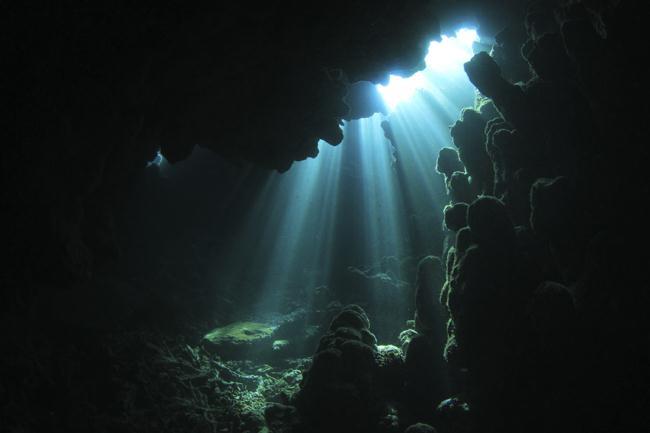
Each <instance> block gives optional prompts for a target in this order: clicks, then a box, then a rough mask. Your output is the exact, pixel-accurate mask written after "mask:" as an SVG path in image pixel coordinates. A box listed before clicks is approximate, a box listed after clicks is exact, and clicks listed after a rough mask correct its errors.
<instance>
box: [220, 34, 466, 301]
mask: <svg viewBox="0 0 650 433" xmlns="http://www.w3.org/2000/svg"><path fill="white" fill-rule="evenodd" d="M475 40H476V32H475V31H473V30H461V31H459V32H457V33H456V35H455V36H454V37H446V36H444V37H443V38H442V40H441V41H440V42H433V43H432V44H431V48H430V51H429V54H428V56H427V58H426V59H425V62H426V64H427V69H426V70H424V71H422V72H420V73H418V74H415V75H414V76H412V77H409V78H401V77H392V78H391V80H390V82H389V84H388V86H383V87H382V86H378V90H379V91H380V93H381V94H382V96H383V97H384V98H385V100H386V102H387V103H388V105H389V106H390V108H391V112H390V113H389V115H388V116H384V115H381V114H375V115H373V116H372V117H370V118H367V119H360V120H354V121H350V122H347V123H345V124H344V127H343V129H344V137H345V138H344V140H343V142H342V143H341V144H340V145H338V146H336V147H333V146H329V145H327V144H325V143H320V144H319V150H320V154H319V155H318V157H317V158H315V159H308V160H305V161H301V162H297V163H295V164H294V166H293V167H292V168H291V169H290V170H289V171H288V172H286V173H283V174H278V173H273V174H271V175H270V176H269V177H268V179H267V182H266V184H265V186H264V188H262V189H261V190H260V192H259V194H258V196H257V198H256V201H255V204H254V205H253V206H252V207H251V208H250V211H249V214H248V217H247V218H246V219H245V220H244V221H242V224H241V229H240V230H239V232H238V233H237V235H235V236H234V237H233V239H234V242H233V243H232V245H230V246H229V248H231V251H230V252H229V254H230V256H232V258H231V259H230V260H229V261H226V262H224V263H227V264H226V265H224V264H222V265H221V267H220V275H219V278H218V281H219V284H221V285H222V286H223V285H225V286H227V288H229V289H230V291H231V292H237V291H241V290H245V291H250V293H254V294H255V300H254V302H253V304H254V305H251V313H252V314H261V313H263V312H270V311H278V310H280V309H281V305H282V304H283V303H286V301H287V299H286V298H287V297H293V300H294V301H296V302H298V303H303V304H308V303H309V302H310V299H309V297H310V296H311V293H313V290H312V289H313V288H314V287H316V286H318V285H322V284H328V285H333V286H337V285H340V284H344V283H345V281H347V280H346V278H345V274H346V272H347V267H348V266H355V267H359V268H362V269H364V270H369V269H373V271H372V272H379V269H380V267H379V266H377V264H378V263H380V262H381V261H382V259H383V258H385V257H386V256H397V257H399V258H402V257H407V256H414V257H419V256H421V255H423V254H432V253H433V254H441V249H442V242H441V239H442V237H443V234H442V223H441V219H442V212H441V208H442V207H443V206H444V205H445V203H446V201H447V200H448V198H447V196H446V190H445V186H444V182H443V180H442V177H441V176H440V175H439V174H438V173H436V172H435V165H436V159H437V155H438V151H439V149H440V148H442V147H446V146H451V139H450V136H449V127H450V125H451V124H452V123H453V122H454V121H455V120H456V119H457V118H458V115H459V113H460V110H461V109H462V108H463V107H465V106H471V105H472V104H473V101H474V97H475V93H474V90H473V88H472V86H471V85H470V83H469V80H468V79H467V77H466V76H465V74H464V71H463V68H462V64H463V63H464V62H465V61H467V60H468V59H469V57H470V56H471V46H472V43H473V42H474V41H475ZM449 44H451V45H449ZM409 80H412V81H409ZM385 120H388V121H389V122H390V125H391V127H392V132H393V137H392V142H391V141H389V140H388V139H387V138H386V137H385V135H384V130H383V129H382V127H381V123H382V122H383V121H385ZM382 272H383V270H382ZM391 278H393V277H391ZM395 278H396V277H395ZM403 278H408V276H406V277H403ZM242 287H244V289H242ZM335 289H336V290H339V291H342V293H344V292H345V291H346V290H354V289H355V288H354V287H338V286H337V287H335ZM386 296H387V295H386V294H382V293H373V294H371V296H370V298H369V299H367V300H366V301H367V302H368V303H370V304H372V303H373V302H384V303H385V302H386V301H387V299H386ZM394 296H395V298H396V299H390V300H389V301H390V302H393V303H394V305H398V304H400V305H411V304H412V299H411V298H408V297H406V296H405V295H399V296H398V295H394ZM382 297H383V299H382Z"/></svg>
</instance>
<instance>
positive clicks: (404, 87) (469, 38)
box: [377, 29, 479, 111]
mask: <svg viewBox="0 0 650 433" xmlns="http://www.w3.org/2000/svg"><path fill="white" fill-rule="evenodd" d="M478 40H479V37H478V34H477V33H476V30H475V29H460V30H458V31H457V32H456V35H455V36H453V37H449V36H446V35H444V36H442V38H441V40H440V41H433V42H431V44H430V45H429V51H428V53H427V55H426V57H425V58H424V61H425V63H426V68H425V69H424V70H423V71H420V72H416V73H415V74H413V75H411V76H410V77H407V78H404V77H400V76H397V75H390V77H389V81H388V84H387V85H386V86H382V85H381V84H378V85H377V90H378V91H379V93H380V94H381V96H382V97H383V98H384V101H385V102H386V105H388V108H389V109H390V110H391V111H392V110H394V109H395V107H397V105H398V104H399V103H400V102H403V101H408V100H409V99H411V97H412V96H413V94H414V93H415V92H416V90H419V89H427V88H429V87H431V86H430V85H429V81H431V80H432V79H435V77H436V75H437V76H441V75H445V76H448V75H458V74H464V70H463V64H464V63H465V62H467V61H468V60H469V59H471V58H472V56H473V54H474V53H473V51H472V44H473V43H474V42H477V41H478Z"/></svg>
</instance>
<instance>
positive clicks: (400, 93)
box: [377, 72, 425, 110]
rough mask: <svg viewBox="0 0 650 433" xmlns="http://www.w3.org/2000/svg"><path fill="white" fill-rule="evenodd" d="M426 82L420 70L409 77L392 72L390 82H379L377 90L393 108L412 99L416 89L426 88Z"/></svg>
mask: <svg viewBox="0 0 650 433" xmlns="http://www.w3.org/2000/svg"><path fill="white" fill-rule="evenodd" d="M424 84H425V79H424V76H423V75H422V74H421V73H420V72H416V73H415V74H413V75H412V76H410V77H408V78H404V77H400V76H398V75H392V74H391V75H390V77H389V80H388V84H387V85H386V86H382V85H381V84H378V85H377V90H379V93H380V94H381V96H382V97H383V98H384V101H386V104H388V107H389V108H390V109H391V110H393V109H394V108H395V107H396V106H397V104H398V103H399V102H402V101H407V100H409V99H411V97H412V96H413V94H414V93H415V91H416V90H418V89H422V88H424Z"/></svg>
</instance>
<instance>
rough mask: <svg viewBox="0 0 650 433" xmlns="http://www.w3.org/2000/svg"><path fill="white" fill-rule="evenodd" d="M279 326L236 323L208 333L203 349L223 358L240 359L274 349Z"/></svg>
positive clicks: (204, 338)
mask: <svg viewBox="0 0 650 433" xmlns="http://www.w3.org/2000/svg"><path fill="white" fill-rule="evenodd" d="M276 329H277V326H274V325H269V324H266V323H259V322H235V323H231V324H230V325H226V326H222V327H219V328H216V329H213V330H212V331H210V332H208V333H207V334H206V335H205V336H204V337H203V341H202V344H203V347H204V348H205V349H206V350H207V351H209V352H210V353H214V354H218V355H219V356H221V357H223V358H230V359H232V358H238V357H241V356H245V355H247V354H250V353H252V352H255V353H259V352H263V351H265V350H272V348H273V341H274V339H273V334H274V333H275V330H276Z"/></svg>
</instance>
